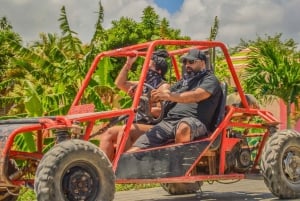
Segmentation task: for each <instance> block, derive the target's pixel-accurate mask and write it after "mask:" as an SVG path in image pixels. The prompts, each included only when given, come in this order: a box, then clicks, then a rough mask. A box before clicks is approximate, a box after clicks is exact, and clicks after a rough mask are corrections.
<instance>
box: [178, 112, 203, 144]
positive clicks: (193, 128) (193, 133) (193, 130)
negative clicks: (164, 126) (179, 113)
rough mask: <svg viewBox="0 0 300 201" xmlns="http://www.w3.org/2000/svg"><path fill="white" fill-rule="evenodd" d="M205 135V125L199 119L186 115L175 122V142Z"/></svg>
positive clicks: (182, 141) (183, 141)
mask: <svg viewBox="0 0 300 201" xmlns="http://www.w3.org/2000/svg"><path fill="white" fill-rule="evenodd" d="M206 135H207V129H206V126H205V125H204V124H203V123H202V122H201V121H199V120H198V119H196V118H193V117H186V118H183V119H181V120H180V121H179V122H178V124H177V127H176V131H175V143H185V142H190V141H193V140H194V139H196V138H199V137H202V136H206Z"/></svg>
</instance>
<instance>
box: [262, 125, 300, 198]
mask: <svg viewBox="0 0 300 201" xmlns="http://www.w3.org/2000/svg"><path fill="white" fill-rule="evenodd" d="M292 157H296V158H298V161H299V157H300V134H299V133H298V132H296V131H293V130H282V131H279V132H277V133H275V134H273V135H272V136H271V137H270V138H269V140H268V141H267V143H266V145H265V147H264V149H263V152H262V158H261V164H260V166H261V170H262V175H263V177H264V181H265V184H266V185H267V187H268V188H269V190H270V191H271V192H272V193H273V194H274V195H275V196H277V197H279V198H282V199H289V198H299V197H300V175H299V165H298V167H297V163H296V162H295V161H294V160H292ZM298 164H299V162H298Z"/></svg>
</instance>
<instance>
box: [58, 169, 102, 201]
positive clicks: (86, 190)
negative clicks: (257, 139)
mask: <svg viewBox="0 0 300 201" xmlns="http://www.w3.org/2000/svg"><path fill="white" fill-rule="evenodd" d="M61 184H62V188H61V189H62V194H64V196H65V198H66V199H67V200H86V201H88V200H96V197H97V194H98V190H100V189H101V188H100V182H99V175H98V174H97V171H96V169H95V168H94V167H93V166H92V165H88V164H86V163H76V164H72V165H71V166H69V167H68V168H66V171H65V172H64V174H63V177H62V180H61Z"/></svg>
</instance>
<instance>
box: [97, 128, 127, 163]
mask: <svg viewBox="0 0 300 201" xmlns="http://www.w3.org/2000/svg"><path fill="white" fill-rule="evenodd" d="M122 129H123V126H114V127H111V128H109V129H108V130H107V131H106V132H104V133H103V134H101V135H100V149H101V150H102V151H104V153H105V154H106V155H107V157H108V158H109V160H111V161H112V160H113V158H114V154H115V148H114V144H115V143H116V142H117V138H118V133H119V131H120V130H122Z"/></svg>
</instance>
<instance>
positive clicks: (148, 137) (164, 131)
mask: <svg viewBox="0 0 300 201" xmlns="http://www.w3.org/2000/svg"><path fill="white" fill-rule="evenodd" d="M173 128H174V124H171V123H169V122H166V121H161V122H160V123H158V124H156V125H155V126H154V127H152V128H151V129H150V130H149V131H147V132H146V133H145V134H143V135H141V136H140V137H139V138H138V139H137V140H136V141H135V143H134V144H133V147H131V148H130V149H129V150H128V151H127V152H134V151H138V150H140V149H146V148H151V147H158V146H161V145H164V144H166V143H167V142H168V140H170V139H174V134H173Z"/></svg>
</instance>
